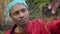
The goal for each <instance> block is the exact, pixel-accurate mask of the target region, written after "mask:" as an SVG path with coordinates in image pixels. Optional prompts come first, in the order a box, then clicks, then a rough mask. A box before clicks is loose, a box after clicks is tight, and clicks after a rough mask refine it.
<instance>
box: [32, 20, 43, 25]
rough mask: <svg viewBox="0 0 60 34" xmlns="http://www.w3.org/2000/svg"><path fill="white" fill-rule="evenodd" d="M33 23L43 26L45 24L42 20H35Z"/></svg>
mask: <svg viewBox="0 0 60 34" xmlns="http://www.w3.org/2000/svg"><path fill="white" fill-rule="evenodd" d="M32 22H33V23H36V24H38V23H39V24H41V23H43V21H42V20H41V19H35V20H33V21H32Z"/></svg>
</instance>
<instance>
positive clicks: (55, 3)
mask: <svg viewBox="0 0 60 34" xmlns="http://www.w3.org/2000/svg"><path fill="white" fill-rule="evenodd" d="M59 6H60V0H51V2H50V3H49V5H48V9H52V10H51V11H52V14H55V13H56V11H57V9H58V7H59Z"/></svg>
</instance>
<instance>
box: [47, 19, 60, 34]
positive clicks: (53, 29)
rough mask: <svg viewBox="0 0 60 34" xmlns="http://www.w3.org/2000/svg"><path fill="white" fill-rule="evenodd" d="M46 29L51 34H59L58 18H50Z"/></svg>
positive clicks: (59, 22) (59, 24)
mask: <svg viewBox="0 0 60 34" xmlns="http://www.w3.org/2000/svg"><path fill="white" fill-rule="evenodd" d="M47 28H48V31H50V33H51V34H60V20H57V19H56V20H52V21H50V22H49V23H48V24H47Z"/></svg>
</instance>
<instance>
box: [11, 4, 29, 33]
mask: <svg viewBox="0 0 60 34" xmlns="http://www.w3.org/2000/svg"><path fill="white" fill-rule="evenodd" d="M10 16H11V18H12V19H13V21H14V22H15V23H16V24H17V27H16V29H15V33H14V34H16V33H19V34H20V33H22V32H24V31H25V28H26V26H27V23H28V20H29V11H28V10H27V8H26V7H25V6H24V5H22V4H17V5H15V6H13V7H12V9H11V12H10Z"/></svg>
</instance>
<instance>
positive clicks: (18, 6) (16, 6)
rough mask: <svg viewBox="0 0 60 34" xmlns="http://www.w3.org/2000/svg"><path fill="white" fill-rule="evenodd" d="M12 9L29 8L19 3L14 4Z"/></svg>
mask: <svg viewBox="0 0 60 34" xmlns="http://www.w3.org/2000/svg"><path fill="white" fill-rule="evenodd" d="M12 9H13V10H16V9H27V8H26V7H25V6H24V5H22V4H17V5H15V6H13V7H12Z"/></svg>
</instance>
